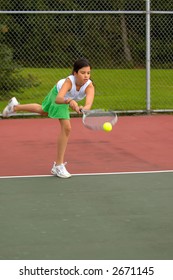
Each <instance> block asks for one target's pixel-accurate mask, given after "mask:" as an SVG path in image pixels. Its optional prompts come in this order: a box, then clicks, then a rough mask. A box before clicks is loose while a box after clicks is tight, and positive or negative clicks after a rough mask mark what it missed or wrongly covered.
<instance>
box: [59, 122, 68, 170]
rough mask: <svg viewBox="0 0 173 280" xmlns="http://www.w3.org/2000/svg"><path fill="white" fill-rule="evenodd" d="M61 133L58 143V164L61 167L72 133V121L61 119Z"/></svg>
mask: <svg viewBox="0 0 173 280" xmlns="http://www.w3.org/2000/svg"><path fill="white" fill-rule="evenodd" d="M59 122H60V125H61V132H60V135H59V138H58V142H57V159H56V164H57V165H60V164H62V163H63V162H64V155H65V151H66V147H67V143H68V138H69V135H70V131H71V124H70V120H65V119H60V120H59Z"/></svg>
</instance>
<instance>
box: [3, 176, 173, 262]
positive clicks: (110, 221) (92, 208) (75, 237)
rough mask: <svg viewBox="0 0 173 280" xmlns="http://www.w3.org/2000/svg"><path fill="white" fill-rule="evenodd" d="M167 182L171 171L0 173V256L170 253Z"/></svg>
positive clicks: (171, 212) (172, 235)
mask: <svg viewBox="0 0 173 280" xmlns="http://www.w3.org/2000/svg"><path fill="white" fill-rule="evenodd" d="M172 182H173V173H172V172H160V173H135V174H109V175H87V176H86V175H83V176H73V177H72V178H71V179H59V178H56V177H52V176H47V177H23V178H17V177H16V178H4V179H3V178H1V179H0V259H1V260H30V259H31V260H38V259H39V260H51V259H52V260H55V259H57V260H75V259H76V260H90V259H91V260H108V259H112V260H116V259H117V260H118V259H119V260H130V259H134V260H144V259H147V260H152V259H153V260H154V259H155V260H159V259H160V260H168V259H173V183H172Z"/></svg>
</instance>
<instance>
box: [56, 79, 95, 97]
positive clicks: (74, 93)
mask: <svg viewBox="0 0 173 280" xmlns="http://www.w3.org/2000/svg"><path fill="white" fill-rule="evenodd" d="M68 78H69V79H70V81H71V82H72V88H71V90H70V91H68V92H67V93H66V95H65V99H67V98H72V99H74V100H76V101H79V100H82V99H84V98H85V96H86V93H85V90H86V88H87V86H88V85H89V84H90V83H91V80H88V81H87V82H86V83H85V84H84V85H83V86H81V88H80V90H79V91H77V90H76V78H75V76H73V75H70V76H68ZM66 79H67V78H66ZM66 79H61V80H59V81H58V83H57V85H56V87H57V90H58V91H59V90H60V89H61V87H62V85H63V83H64V82H65V80H66Z"/></svg>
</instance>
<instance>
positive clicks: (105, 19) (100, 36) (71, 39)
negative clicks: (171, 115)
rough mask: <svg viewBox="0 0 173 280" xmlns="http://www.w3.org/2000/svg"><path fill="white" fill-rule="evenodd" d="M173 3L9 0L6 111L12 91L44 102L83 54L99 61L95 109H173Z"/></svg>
mask: <svg viewBox="0 0 173 280" xmlns="http://www.w3.org/2000/svg"><path fill="white" fill-rule="evenodd" d="M147 4H148V5H149V4H150V10H151V11H147V10H146V6H147ZM172 8H173V3H172V1H166V0H162V1H161V0H160V1H154V0H150V1H149V0H138V1H137V0H128V1H127V0H121V1H118V0H117V1H115V0H106V1H104V0H102V1H101V0H96V1H94V2H93V1H86V2H85V3H84V2H83V1H81V0H76V1H72V0H66V1H64V0H59V1H57V0H56V1H55V0H51V1H49V0H40V1H32V0H26V1H19V0H18V1H16V0H13V1H11V0H1V17H0V18H1V19H0V112H2V109H3V107H4V106H5V105H6V103H7V101H8V99H9V98H10V97H11V96H16V97H17V98H18V99H19V101H20V103H31V102H34V103H36V102H37V103H41V102H42V100H43V98H44V97H45V95H46V94H47V93H48V92H49V91H50V89H51V88H52V87H53V86H54V84H55V83H56V82H57V81H58V80H59V79H61V78H64V77H66V76H67V75H69V74H70V73H71V69H72V65H73V63H74V61H75V60H76V59H77V58H79V57H86V58H88V59H89V60H90V62H91V65H92V79H93V82H94V84H95V88H96V97H95V101H94V105H93V108H105V109H110V110H115V111H118V112H131V111H132V112H133V111H135V112H146V111H165V110H166V111H173V97H172V96H173V79H172V75H173V70H172V68H173V66H172V61H173V12H172ZM147 16H149V18H148V21H147ZM147 28H148V29H147ZM147 34H148V35H149V36H148V37H147ZM147 40H148V41H147ZM147 48H148V49H147Z"/></svg>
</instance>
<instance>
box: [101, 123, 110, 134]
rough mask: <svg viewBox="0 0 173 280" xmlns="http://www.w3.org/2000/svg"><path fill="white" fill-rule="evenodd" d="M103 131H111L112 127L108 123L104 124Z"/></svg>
mask: <svg viewBox="0 0 173 280" xmlns="http://www.w3.org/2000/svg"><path fill="white" fill-rule="evenodd" d="M103 130H104V131H106V132H110V131H111V130H112V125H111V123H110V122H105V123H104V124H103Z"/></svg>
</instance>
